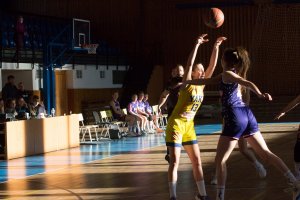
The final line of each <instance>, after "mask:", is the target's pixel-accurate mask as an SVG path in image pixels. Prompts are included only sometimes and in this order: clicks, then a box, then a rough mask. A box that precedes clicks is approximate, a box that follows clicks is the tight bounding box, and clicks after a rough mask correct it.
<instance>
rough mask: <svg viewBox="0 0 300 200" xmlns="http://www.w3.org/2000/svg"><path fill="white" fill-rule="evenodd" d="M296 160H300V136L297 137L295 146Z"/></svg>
mask: <svg viewBox="0 0 300 200" xmlns="http://www.w3.org/2000/svg"><path fill="white" fill-rule="evenodd" d="M294 161H295V162H300V138H299V137H298V138H297V142H296V144H295V148H294Z"/></svg>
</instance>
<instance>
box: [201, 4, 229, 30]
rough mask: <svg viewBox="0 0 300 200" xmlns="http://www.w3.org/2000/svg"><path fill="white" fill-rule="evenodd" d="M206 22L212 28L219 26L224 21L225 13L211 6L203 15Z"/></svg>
mask: <svg viewBox="0 0 300 200" xmlns="http://www.w3.org/2000/svg"><path fill="white" fill-rule="evenodd" d="M203 20H204V23H205V24H206V26H208V27H210V28H219V27H220V26H222V24H223V22H224V14H223V12H222V10H220V9H219V8H210V9H209V10H208V12H207V13H205V14H204V16H203Z"/></svg>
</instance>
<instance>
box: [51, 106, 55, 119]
mask: <svg viewBox="0 0 300 200" xmlns="http://www.w3.org/2000/svg"><path fill="white" fill-rule="evenodd" d="M51 116H52V117H54V116H55V109H54V108H52V109H51Z"/></svg>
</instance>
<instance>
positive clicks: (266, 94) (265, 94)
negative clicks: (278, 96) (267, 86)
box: [258, 93, 273, 101]
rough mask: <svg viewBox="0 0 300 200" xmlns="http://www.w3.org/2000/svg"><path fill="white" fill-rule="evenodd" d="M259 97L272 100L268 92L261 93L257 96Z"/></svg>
mask: <svg viewBox="0 0 300 200" xmlns="http://www.w3.org/2000/svg"><path fill="white" fill-rule="evenodd" d="M258 97H259V98H261V99H266V100H268V101H272V100H273V99H272V96H271V95H270V94H269V93H262V94H260V95H259V96H258Z"/></svg>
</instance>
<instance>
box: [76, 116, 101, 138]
mask: <svg viewBox="0 0 300 200" xmlns="http://www.w3.org/2000/svg"><path fill="white" fill-rule="evenodd" d="M78 117H79V137H80V134H82V137H81V142H85V134H86V133H88V134H89V138H90V142H92V141H93V140H96V141H98V131H97V128H98V127H99V126H98V125H84V122H83V121H84V119H83V115H82V113H79V115H78ZM91 130H93V131H94V132H95V134H96V139H93V138H92V131H91Z"/></svg>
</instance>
